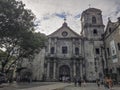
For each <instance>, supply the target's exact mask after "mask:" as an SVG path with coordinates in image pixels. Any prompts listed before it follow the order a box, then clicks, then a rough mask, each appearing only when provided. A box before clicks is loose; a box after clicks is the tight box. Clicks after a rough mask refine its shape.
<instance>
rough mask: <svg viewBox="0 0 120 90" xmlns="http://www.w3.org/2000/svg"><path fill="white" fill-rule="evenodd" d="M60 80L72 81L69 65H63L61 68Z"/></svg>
mask: <svg viewBox="0 0 120 90" xmlns="http://www.w3.org/2000/svg"><path fill="white" fill-rule="evenodd" d="M59 80H60V81H63V80H67V81H68V80H70V68H69V67H68V66H67V65H63V66H61V67H60V68H59Z"/></svg>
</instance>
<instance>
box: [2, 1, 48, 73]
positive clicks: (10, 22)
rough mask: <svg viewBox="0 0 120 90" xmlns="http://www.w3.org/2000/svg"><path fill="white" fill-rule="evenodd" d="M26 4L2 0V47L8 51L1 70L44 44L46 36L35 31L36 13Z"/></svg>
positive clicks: (9, 66) (8, 68)
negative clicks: (26, 7)
mask: <svg viewBox="0 0 120 90" xmlns="http://www.w3.org/2000/svg"><path fill="white" fill-rule="evenodd" d="M24 6H25V5H24V4H23V3H22V2H21V1H16V0H0V48H2V49H4V51H5V53H6V55H5V58H4V61H3V63H2V70H1V72H5V73H7V72H8V71H9V70H10V68H11V67H12V65H14V64H15V63H16V61H17V60H21V59H22V58H24V57H29V55H33V53H35V52H36V51H37V50H39V49H40V48H42V47H43V46H44V43H45V40H46V36H45V35H43V34H41V33H35V32H34V31H35V30H34V27H35V26H36V25H35V24H34V22H35V15H34V14H33V13H32V12H31V10H28V9H25V8H24ZM12 57H15V58H12ZM11 58H12V59H13V60H12V61H11Z"/></svg>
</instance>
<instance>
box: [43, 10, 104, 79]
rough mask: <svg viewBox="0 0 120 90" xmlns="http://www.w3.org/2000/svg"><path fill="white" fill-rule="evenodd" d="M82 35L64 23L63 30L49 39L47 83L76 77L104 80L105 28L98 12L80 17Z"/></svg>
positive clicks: (46, 61)
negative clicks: (103, 48) (103, 39)
mask: <svg viewBox="0 0 120 90" xmlns="http://www.w3.org/2000/svg"><path fill="white" fill-rule="evenodd" d="M81 24H82V32H81V35H80V34H77V33H75V32H74V31H73V30H71V29H70V27H68V25H67V23H66V22H64V23H63V25H62V27H61V28H59V29H58V30H56V31H55V32H53V33H52V34H51V35H49V36H48V38H49V39H48V43H47V48H46V56H45V76H46V80H48V81H59V80H61V79H62V78H63V77H66V78H70V79H71V80H73V78H74V77H75V76H77V77H81V78H82V79H86V80H88V81H94V80H96V79H97V78H100V79H102V78H103V66H104V65H103V64H104V63H103V62H104V61H105V60H104V56H103V51H102V47H103V41H102V34H103V33H104V25H103V21H102V15H101V11H100V10H99V9H95V8H89V9H87V10H85V11H84V12H83V13H82V16H81Z"/></svg>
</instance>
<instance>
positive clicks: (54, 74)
mask: <svg viewBox="0 0 120 90" xmlns="http://www.w3.org/2000/svg"><path fill="white" fill-rule="evenodd" d="M53 79H54V80H55V79H56V61H54V68H53Z"/></svg>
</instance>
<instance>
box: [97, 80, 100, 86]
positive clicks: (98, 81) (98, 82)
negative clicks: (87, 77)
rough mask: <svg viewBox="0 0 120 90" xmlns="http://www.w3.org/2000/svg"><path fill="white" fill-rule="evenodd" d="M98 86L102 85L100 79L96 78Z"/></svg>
mask: <svg viewBox="0 0 120 90" xmlns="http://www.w3.org/2000/svg"><path fill="white" fill-rule="evenodd" d="M96 83H97V86H98V87H100V79H97V80H96Z"/></svg>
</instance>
